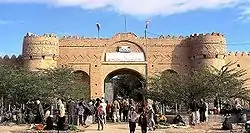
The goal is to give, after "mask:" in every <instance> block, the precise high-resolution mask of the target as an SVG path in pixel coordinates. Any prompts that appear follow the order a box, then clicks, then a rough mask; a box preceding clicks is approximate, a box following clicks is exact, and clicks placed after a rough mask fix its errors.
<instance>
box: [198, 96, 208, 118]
mask: <svg viewBox="0 0 250 133" xmlns="http://www.w3.org/2000/svg"><path fill="white" fill-rule="evenodd" d="M206 108H207V106H206V103H205V101H204V100H203V99H201V106H200V110H199V111H200V122H205V121H206V114H205V112H206Z"/></svg>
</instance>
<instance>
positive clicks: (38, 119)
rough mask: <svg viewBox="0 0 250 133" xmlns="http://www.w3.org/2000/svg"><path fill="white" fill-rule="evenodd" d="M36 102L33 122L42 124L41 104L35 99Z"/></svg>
mask: <svg viewBox="0 0 250 133" xmlns="http://www.w3.org/2000/svg"><path fill="white" fill-rule="evenodd" d="M36 103H37V112H36V118H35V123H36V124H42V123H44V111H43V106H42V104H41V103H40V101H39V100H37V101H36Z"/></svg>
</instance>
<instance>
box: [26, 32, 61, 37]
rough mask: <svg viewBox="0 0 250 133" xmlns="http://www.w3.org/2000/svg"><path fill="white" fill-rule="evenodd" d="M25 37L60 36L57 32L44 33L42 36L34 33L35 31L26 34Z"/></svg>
mask: <svg viewBox="0 0 250 133" xmlns="http://www.w3.org/2000/svg"><path fill="white" fill-rule="evenodd" d="M24 37H25V38H27V37H28V38H30V37H31V38H36V37H50V38H58V36H57V35H56V34H53V33H45V34H43V35H42V36H39V35H37V34H34V33H30V32H28V33H27V34H26V35H25V36H24Z"/></svg>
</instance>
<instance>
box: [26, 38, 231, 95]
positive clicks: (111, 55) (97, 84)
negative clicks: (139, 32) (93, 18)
mask: <svg viewBox="0 0 250 133" xmlns="http://www.w3.org/2000/svg"><path fill="white" fill-rule="evenodd" d="M225 43H226V41H225V38H224V36H223V35H222V34H219V33H212V34H200V35H198V34H194V35H191V36H190V37H182V36H180V37H170V36H166V37H164V36H161V37H159V38H145V37H137V36H136V35H135V34H134V33H118V34H116V35H114V36H113V37H112V38H85V37H78V36H68V37H66V36H64V37H62V38H58V37H57V36H56V35H54V34H45V35H43V36H38V35H35V34H32V33H27V35H26V36H25V37H24V41H23V52H22V56H23V60H24V66H25V67H27V68H28V69H30V70H37V68H39V69H41V68H42V69H46V68H55V67H72V68H73V69H74V70H75V72H78V73H82V74H83V79H85V81H86V83H89V85H90V93H91V97H92V98H97V97H103V96H106V97H109V93H110V88H111V87H110V86H109V80H110V78H112V77H114V76H116V75H118V74H131V75H134V76H136V77H137V78H139V79H140V81H145V80H147V79H148V77H150V76H153V75H154V74H155V73H157V72H161V71H165V70H167V69H172V70H174V71H176V72H177V73H187V72H190V71H191V70H192V69H199V68H200V67H202V66H204V65H214V66H215V67H220V66H222V65H224V63H225V60H226V59H225V55H226V53H225ZM111 92H112V90H111ZM105 93H106V95H105ZM110 97H112V96H110Z"/></svg>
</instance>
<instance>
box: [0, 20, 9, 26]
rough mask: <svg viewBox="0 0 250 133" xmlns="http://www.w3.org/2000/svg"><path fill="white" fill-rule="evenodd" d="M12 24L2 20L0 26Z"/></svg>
mask: <svg viewBox="0 0 250 133" xmlns="http://www.w3.org/2000/svg"><path fill="white" fill-rule="evenodd" d="M10 23H12V22H11V21H8V20H0V25H6V24H10Z"/></svg>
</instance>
